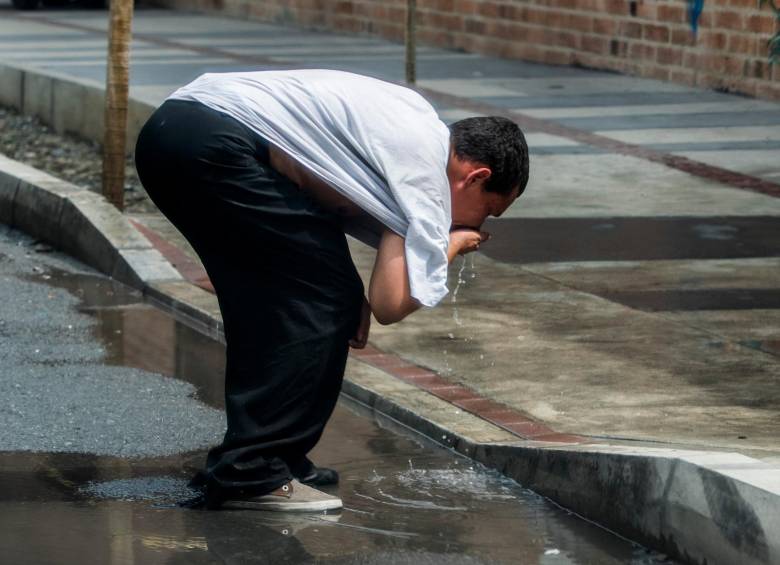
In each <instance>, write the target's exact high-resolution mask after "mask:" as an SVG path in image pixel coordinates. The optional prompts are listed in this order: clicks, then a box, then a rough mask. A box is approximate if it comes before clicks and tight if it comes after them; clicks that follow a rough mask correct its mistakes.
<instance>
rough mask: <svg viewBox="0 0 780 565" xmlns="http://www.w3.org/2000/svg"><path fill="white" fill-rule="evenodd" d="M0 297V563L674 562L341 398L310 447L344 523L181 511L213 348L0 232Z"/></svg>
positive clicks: (198, 458) (210, 379)
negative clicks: (332, 478) (330, 478)
mask: <svg viewBox="0 0 780 565" xmlns="http://www.w3.org/2000/svg"><path fill="white" fill-rule="evenodd" d="M0 297H2V300H3V308H2V310H1V311H0V312H1V314H0V339H1V340H2V342H1V346H0V361H2V363H1V364H0V394H2V399H3V400H2V401H0V430H2V432H0V562H3V563H5V562H8V563H15V564H48V563H52V564H53V563H57V564H71V563H73V564H75V563H78V564H80V565H82V564H83V565H90V564H93V563H94V564H104V563H122V564H124V563H128V564H135V563H138V564H144V565H147V564H150V565H154V564H158V563H160V564H162V563H166V564H174V563H195V564H199V563H269V564H277V563H366V564H368V563H372V564H373V563H377V564H378V563H392V564H401V563H410V564H411V563H414V564H415V565H417V564H429V563H430V564H434V563H437V564H438V563H442V564H443V563H447V564H451V563H452V564H461V563H462V564H485V563H540V564H552V563H582V564H585V563H594V564H595V563H598V564H612V563H615V564H617V563H635V564H645V563H659V562H668V561H667V560H666V559H665V556H663V555H659V554H657V553H653V552H649V551H647V550H646V549H644V548H642V547H640V546H638V545H635V544H632V543H630V542H629V541H627V540H624V539H622V538H619V537H618V536H615V535H613V534H612V533H610V532H607V531H605V530H603V529H601V528H599V527H597V526H596V525H593V524H590V523H588V522H586V521H584V520H582V519H580V518H578V517H577V516H574V515H572V514H570V513H568V512H566V511H564V510H562V509H560V508H557V507H555V506H554V505H552V504H551V503H550V502H549V501H547V500H545V499H543V498H542V497H539V496H537V495H536V494H534V493H532V492H530V491H528V490H526V489H524V488H522V487H521V486H520V485H517V484H516V483H514V482H513V481H510V480H508V479H506V478H504V477H502V476H501V475H499V474H498V473H495V472H492V471H489V470H487V469H484V468H482V467H480V466H478V465H475V464H474V463H473V462H471V461H469V460H467V459H464V458H462V457H458V456H456V455H454V454H453V453H451V452H449V451H447V450H445V449H442V448H440V447H439V446H436V445H434V444H432V443H430V442H428V441H427V440H424V439H423V438H422V437H420V436H417V435H416V434H414V433H413V432H411V431H410V430H408V429H406V428H403V427H402V426H400V425H398V424H396V423H394V422H393V421H392V420H388V419H386V418H383V417H381V416H379V415H377V414H374V413H372V412H370V411H369V410H368V409H366V408H365V407H363V406H361V405H359V404H356V403H354V402H351V401H349V400H348V399H343V400H342V402H341V403H340V405H339V407H338V408H337V410H336V413H335V414H334V417H333V419H332V420H331V422H330V423H329V426H328V429H327V430H326V433H325V436H324V438H323V440H322V442H321V443H320V445H319V446H318V447H317V448H316V449H315V450H314V452H313V453H312V458H313V459H314V460H315V461H316V462H317V463H319V464H321V465H326V466H332V467H335V468H337V469H338V470H339V471H340V473H341V478H342V480H341V483H340V485H339V486H338V487H334V488H332V489H330V490H331V492H333V493H336V494H338V495H339V496H341V497H342V499H343V500H344V505H345V508H344V510H343V511H342V512H339V513H336V514H319V515H318V514H314V515H301V514H297V515H296V514H285V513H265V512H252V511H220V512H207V511H196V510H185V509H182V508H179V507H178V506H177V502H179V501H181V500H183V499H186V498H187V497H189V496H191V495H192V491H190V490H189V489H188V488H187V487H186V482H187V478H188V477H189V476H190V475H191V474H192V473H193V472H194V471H195V470H196V469H197V468H198V467H199V466H200V465H201V464H202V462H203V459H204V457H205V452H206V449H207V448H208V447H209V446H210V445H212V444H213V443H215V442H217V441H218V440H219V437H220V436H221V434H222V432H223V428H224V419H223V415H222V411H221V407H222V397H221V391H222V371H223V368H224V349H223V347H222V345H220V344H219V343H217V342H214V341H211V340H210V339H208V338H206V337H204V336H202V335H201V334H199V333H197V332H196V331H194V330H192V329H190V328H188V327H187V326H184V325H182V324H180V323H178V322H177V321H176V320H174V319H173V318H171V317H170V316H168V315H167V314H165V313H163V312H161V311H159V310H157V309H155V308H153V307H151V306H149V305H148V304H145V303H144V302H143V300H142V297H141V296H140V295H139V294H138V293H137V292H135V291H132V290H130V289H128V288H126V287H124V286H122V285H119V284H117V283H114V282H112V281H111V280H109V279H106V278H105V277H102V276H100V275H97V274H96V273H94V272H92V271H90V270H89V269H87V268H85V267H84V266H83V265H80V264H79V263H77V262H75V261H72V260H71V259H69V258H67V257H65V256H62V255H60V254H58V253H56V252H54V251H53V250H52V249H51V248H50V247H48V246H47V245H45V244H42V243H39V242H36V241H34V240H32V239H30V238H29V237H27V236H24V235H22V234H20V233H18V232H14V231H10V230H8V229H7V228H4V227H2V226H0Z"/></svg>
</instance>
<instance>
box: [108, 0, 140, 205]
mask: <svg viewBox="0 0 780 565" xmlns="http://www.w3.org/2000/svg"><path fill="white" fill-rule="evenodd" d="M110 2H111V10H110V24H109V32H108V61H107V72H106V107H105V120H104V127H105V130H104V133H103V195H104V196H105V197H106V198H107V199H108V200H109V201H110V202H111V203H112V204H114V206H116V207H117V208H119V209H120V210H122V209H124V205H125V150H126V139H127V99H128V91H129V79H130V42H131V37H132V34H131V27H132V23H133V0H110Z"/></svg>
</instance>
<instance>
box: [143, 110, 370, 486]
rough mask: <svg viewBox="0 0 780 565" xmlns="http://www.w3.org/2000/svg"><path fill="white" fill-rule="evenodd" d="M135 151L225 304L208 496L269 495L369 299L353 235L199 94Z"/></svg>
mask: <svg viewBox="0 0 780 565" xmlns="http://www.w3.org/2000/svg"><path fill="white" fill-rule="evenodd" d="M135 158H136V166H137V168H138V174H139V176H140V178H141V182H142V183H143V185H144V187H145V188H146V190H147V191H148V193H149V196H150V197H151V198H152V200H153V201H154V203H155V204H156V205H157V206H158V207H159V208H160V210H161V211H162V212H163V214H165V215H166V216H167V217H168V218H169V219H170V221H171V222H172V223H173V224H174V225H175V226H176V227H177V228H178V229H179V230H180V231H181V232H182V234H184V236H185V237H186V238H187V239H188V240H189V242H190V243H191V244H192V246H193V247H194V248H195V250H196V251H197V253H198V255H199V256H200V258H201V260H202V261H203V265H204V266H205V268H206V271H207V272H208V275H209V278H210V279H211V282H212V284H213V285H214V289H215V290H216V294H217V298H218V300H219V307H220V310H221V312H222V319H223V322H224V326H225V340H226V342H227V350H226V351H227V364H226V372H225V409H226V412H227V432H226V434H225V438H224V441H223V443H222V444H221V445H220V446H218V447H216V448H214V449H212V450H211V451H210V452H209V455H208V459H207V463H206V470H205V478H206V484H207V489H208V492H209V495H210V496H216V497H219V498H231V497H236V496H247V495H255V494H264V493H266V492H270V491H272V490H274V489H276V488H278V487H279V486H281V485H282V484H284V483H285V482H286V481H288V480H289V479H290V478H291V475H292V474H293V473H294V472H295V469H300V468H301V467H302V466H305V465H306V464H307V463H308V460H307V459H306V454H307V453H308V452H309V451H310V450H311V449H312V448H313V447H314V445H315V444H316V443H317V441H318V440H319V438H320V435H321V434H322V431H323V428H324V427H325V423H326V422H327V420H328V418H329V417H330V415H331V413H332V411H333V408H334V407H335V404H336V400H337V398H338V394H339V390H340V388H341V381H342V378H343V374H344V366H345V363H346V358H347V353H348V349H349V348H348V340H349V339H350V338H351V337H352V336H353V335H354V332H355V330H356V328H357V324H358V322H359V317H360V307H361V303H362V297H363V285H362V282H361V280H360V278H359V276H358V274H357V271H356V269H355V266H354V264H353V263H352V259H351V257H350V254H349V249H348V247H347V242H346V238H345V236H344V232H343V230H342V229H341V226H340V225H339V223H338V220H337V219H336V218H335V217H334V216H332V215H330V214H328V213H327V212H325V211H324V210H323V209H321V208H320V207H319V206H318V205H317V204H316V203H315V202H313V201H312V200H311V199H310V198H308V197H307V195H306V194H305V193H304V192H302V191H301V190H300V189H299V188H298V187H297V186H296V185H295V184H293V183H292V181H290V180H289V179H288V178H287V177H284V176H282V175H280V174H279V173H277V172H276V171H274V170H273V169H272V168H271V167H270V166H269V165H268V146H267V143H266V142H265V140H263V139H262V138H261V137H260V136H259V135H257V134H255V133H254V132H252V131H251V130H249V129H248V128H247V127H245V126H244V125H242V124H241V123H240V122H238V121H237V120H235V119H233V118H231V117H230V116H227V115H226V114H223V113H221V112H217V111H214V110H211V109H209V108H208V107H206V106H204V105H202V104H200V103H197V102H186V101H167V102H165V103H164V104H163V105H162V106H161V107H160V108H159V109H158V110H157V111H156V112H155V113H154V114H153V115H152V117H151V118H150V119H149V121H148V122H147V123H146V125H145V126H144V128H143V129H142V131H141V133H140V135H139V138H138V143H137V146H136V154H135ZM295 474H298V473H295Z"/></svg>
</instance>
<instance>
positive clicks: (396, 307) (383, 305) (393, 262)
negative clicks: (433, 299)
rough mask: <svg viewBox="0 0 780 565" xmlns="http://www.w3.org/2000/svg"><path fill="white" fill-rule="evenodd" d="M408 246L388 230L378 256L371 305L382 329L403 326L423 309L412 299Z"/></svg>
mask: <svg viewBox="0 0 780 565" xmlns="http://www.w3.org/2000/svg"><path fill="white" fill-rule="evenodd" d="M404 243H405V242H404V238H402V237H401V236H400V235H398V234H397V233H395V232H392V231H390V230H385V232H384V233H383V234H382V241H380V242H379V249H378V250H377V253H376V261H375V262H374V270H373V272H372V273H371V282H370V283H369V285H368V302H369V304H370V305H371V312H373V314H374V317H375V318H376V320H377V322H379V323H380V324H382V325H387V324H394V323H396V322H400V321H401V320H403V319H404V318H406V317H407V316H408V315H409V314H411V313H412V312H414V311H415V310H417V309H418V308H419V307H420V303H419V302H417V301H416V300H415V299H414V298H412V294H411V289H410V287H409V275H408V272H407V267H406V252H405V248H404Z"/></svg>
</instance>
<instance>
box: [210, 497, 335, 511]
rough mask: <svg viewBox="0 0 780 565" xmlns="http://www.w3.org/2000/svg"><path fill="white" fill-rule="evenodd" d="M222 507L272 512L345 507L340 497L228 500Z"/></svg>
mask: <svg viewBox="0 0 780 565" xmlns="http://www.w3.org/2000/svg"><path fill="white" fill-rule="evenodd" d="M221 507H222V508H235V509H240V510H267V511H271V512H322V511H324V510H338V509H340V508H343V507H344V504H343V503H342V502H341V500H340V499H334V500H317V501H312V502H271V501H268V502H255V501H252V500H226V501H225V502H223V503H222V506H221Z"/></svg>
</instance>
